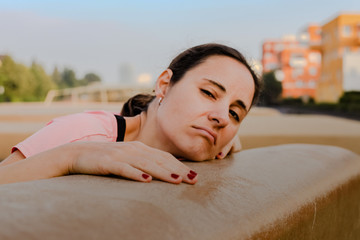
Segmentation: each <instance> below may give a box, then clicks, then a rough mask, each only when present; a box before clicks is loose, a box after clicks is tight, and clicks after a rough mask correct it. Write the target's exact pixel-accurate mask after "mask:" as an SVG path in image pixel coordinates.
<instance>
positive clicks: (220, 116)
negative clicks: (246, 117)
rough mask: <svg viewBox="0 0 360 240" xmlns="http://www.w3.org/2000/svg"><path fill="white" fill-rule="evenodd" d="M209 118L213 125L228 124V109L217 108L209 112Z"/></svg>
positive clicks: (220, 126)
mask: <svg viewBox="0 0 360 240" xmlns="http://www.w3.org/2000/svg"><path fill="white" fill-rule="evenodd" d="M208 116H209V120H210V121H211V122H212V124H214V127H219V128H223V127H226V126H227V125H228V124H229V121H230V119H229V111H228V110H227V109H219V110H216V111H212V112H210V113H209V115H208Z"/></svg>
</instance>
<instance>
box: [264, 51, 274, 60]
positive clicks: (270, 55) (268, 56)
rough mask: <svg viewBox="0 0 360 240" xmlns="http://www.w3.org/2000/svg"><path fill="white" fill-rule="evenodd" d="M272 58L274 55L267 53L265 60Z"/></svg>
mask: <svg viewBox="0 0 360 240" xmlns="http://www.w3.org/2000/svg"><path fill="white" fill-rule="evenodd" d="M272 56H273V55H272V53H269V52H267V53H265V54H264V58H265V59H269V58H272Z"/></svg>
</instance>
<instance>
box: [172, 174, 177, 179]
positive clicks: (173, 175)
mask: <svg viewBox="0 0 360 240" xmlns="http://www.w3.org/2000/svg"><path fill="white" fill-rule="evenodd" d="M171 177H172V178H175V179H178V178H179V175H177V174H175V173H172V174H171Z"/></svg>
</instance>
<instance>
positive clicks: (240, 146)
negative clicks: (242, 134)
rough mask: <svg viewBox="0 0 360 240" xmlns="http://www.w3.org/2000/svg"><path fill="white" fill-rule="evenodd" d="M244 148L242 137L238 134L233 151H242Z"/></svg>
mask: <svg viewBox="0 0 360 240" xmlns="http://www.w3.org/2000/svg"><path fill="white" fill-rule="evenodd" d="M241 149H242V145H241V141H240V138H239V137H238V136H237V137H236V139H235V141H234V143H233V147H232V150H231V152H234V153H235V152H240V151H241Z"/></svg>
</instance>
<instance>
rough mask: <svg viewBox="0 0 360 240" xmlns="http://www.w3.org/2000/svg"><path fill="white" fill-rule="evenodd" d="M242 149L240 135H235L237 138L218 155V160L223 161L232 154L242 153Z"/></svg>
mask: <svg viewBox="0 0 360 240" xmlns="http://www.w3.org/2000/svg"><path fill="white" fill-rule="evenodd" d="M241 148H242V146H241V142H240V138H239V136H238V135H235V137H234V138H233V139H232V140H231V141H230V142H229V143H228V144H227V145H226V146H225V147H224V148H223V149H222V151H221V152H220V153H219V154H218V155H216V158H217V159H223V158H225V157H226V156H227V155H229V154H231V153H235V152H240V151H241Z"/></svg>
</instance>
